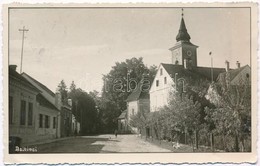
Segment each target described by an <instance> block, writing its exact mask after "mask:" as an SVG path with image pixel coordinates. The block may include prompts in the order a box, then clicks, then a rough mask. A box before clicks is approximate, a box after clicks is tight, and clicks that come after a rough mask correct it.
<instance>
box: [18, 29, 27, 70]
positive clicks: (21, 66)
mask: <svg viewBox="0 0 260 166" xmlns="http://www.w3.org/2000/svg"><path fill="white" fill-rule="evenodd" d="M19 31H20V32H23V38H22V51H21V65H20V73H22V70H23V44H24V32H27V31H29V29H25V27H24V26H23V29H19Z"/></svg>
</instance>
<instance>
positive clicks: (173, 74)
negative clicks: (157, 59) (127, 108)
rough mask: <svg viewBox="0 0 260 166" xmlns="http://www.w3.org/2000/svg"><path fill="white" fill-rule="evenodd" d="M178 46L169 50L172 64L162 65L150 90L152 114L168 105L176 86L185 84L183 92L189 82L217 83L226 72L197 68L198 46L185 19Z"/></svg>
mask: <svg viewBox="0 0 260 166" xmlns="http://www.w3.org/2000/svg"><path fill="white" fill-rule="evenodd" d="M176 40H177V42H176V44H175V46H173V47H172V48H170V49H169V50H170V51H171V52H172V63H170V64H163V63H162V64H160V65H159V68H158V71H157V73H156V76H155V78H154V81H153V83H152V86H151V88H150V92H149V93H150V108H151V112H154V111H158V110H159V108H161V107H163V106H165V105H167V104H168V101H169V98H170V96H169V95H170V92H172V91H176V90H177V89H176V85H178V84H179V83H181V84H183V88H182V91H184V89H185V85H186V83H187V81H188V80H186V79H185V78H191V77H193V79H197V80H201V81H203V80H209V81H212V79H213V81H216V79H217V77H218V75H219V74H220V73H222V72H225V69H224V68H212V69H211V68H210V67H199V66H197V48H198V46H196V45H194V44H192V43H191V42H190V35H189V34H188V32H187V29H186V26H185V22H184V18H183V17H182V19H181V24H180V28H179V33H178V34H177V36H176Z"/></svg>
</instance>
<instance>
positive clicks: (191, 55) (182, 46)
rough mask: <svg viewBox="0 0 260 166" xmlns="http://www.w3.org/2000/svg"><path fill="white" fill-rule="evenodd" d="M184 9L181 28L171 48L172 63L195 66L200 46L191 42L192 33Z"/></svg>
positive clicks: (186, 66) (187, 66)
mask: <svg viewBox="0 0 260 166" xmlns="http://www.w3.org/2000/svg"><path fill="white" fill-rule="evenodd" d="M183 16H184V14H183V9H182V18H181V24H180V28H179V33H178V34H177V36H176V41H177V42H176V44H175V46H173V47H172V48H170V49H169V50H170V51H171V52H172V63H173V64H175V65H183V66H184V67H185V68H189V69H190V68H194V67H197V48H198V46H196V45H194V44H192V43H191V42H190V39H191V37H190V35H189V34H188V31H187V29H186V26H185V22H184V18H183Z"/></svg>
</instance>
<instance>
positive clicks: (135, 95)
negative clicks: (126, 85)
mask: <svg viewBox="0 0 260 166" xmlns="http://www.w3.org/2000/svg"><path fill="white" fill-rule="evenodd" d="M142 85H144V84H143V81H140V82H139V83H138V85H137V88H136V89H135V90H134V91H133V92H132V93H131V94H130V95H129V96H128V97H127V99H126V101H127V102H130V101H136V100H139V99H149V97H150V96H149V90H147V91H145V90H143V89H142V88H143V87H142Z"/></svg>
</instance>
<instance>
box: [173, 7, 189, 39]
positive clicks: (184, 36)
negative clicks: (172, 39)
mask: <svg viewBox="0 0 260 166" xmlns="http://www.w3.org/2000/svg"><path fill="white" fill-rule="evenodd" d="M181 15H182V18H181V24H180V28H179V33H178V35H177V36H176V40H177V42H178V41H187V42H189V41H190V35H189V34H188V32H187V29H186V26H185V22H184V18H183V9H182V14H181Z"/></svg>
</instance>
